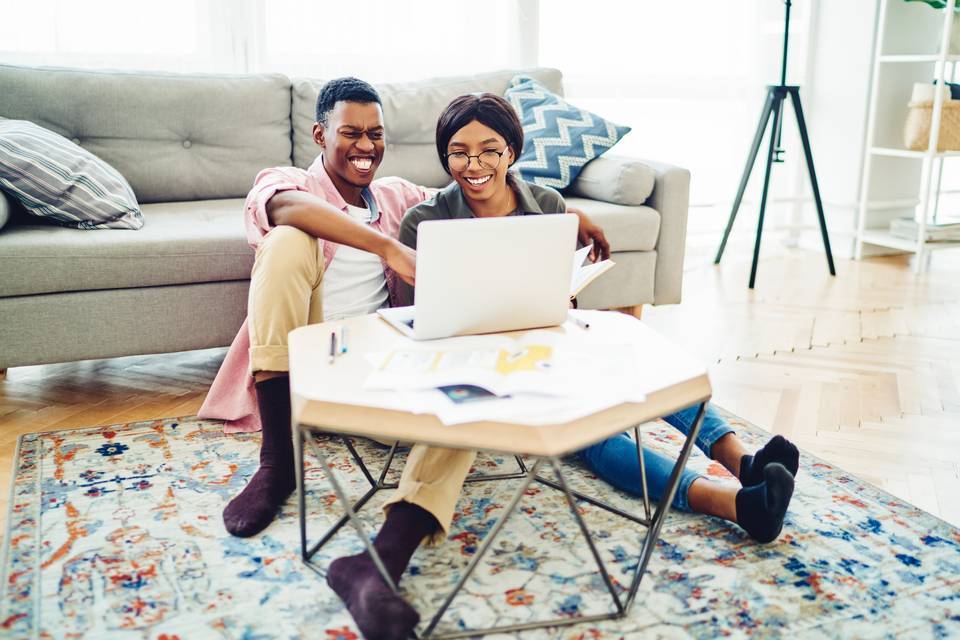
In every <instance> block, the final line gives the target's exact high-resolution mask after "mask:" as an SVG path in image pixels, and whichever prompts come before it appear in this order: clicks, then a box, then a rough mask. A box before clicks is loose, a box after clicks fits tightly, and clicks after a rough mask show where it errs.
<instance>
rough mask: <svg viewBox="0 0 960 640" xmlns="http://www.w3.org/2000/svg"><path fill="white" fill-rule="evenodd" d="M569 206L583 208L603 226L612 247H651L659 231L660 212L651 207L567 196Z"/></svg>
mask: <svg viewBox="0 0 960 640" xmlns="http://www.w3.org/2000/svg"><path fill="white" fill-rule="evenodd" d="M566 201H567V206H568V207H574V208H576V209H580V210H581V211H583V212H584V213H586V214H587V215H588V216H590V217H591V218H592V219H593V221H594V222H596V223H597V224H598V225H600V228H601V229H603V234H604V235H605V236H606V237H607V242H609V243H610V251H651V250H652V249H654V248H655V247H656V246H657V238H658V236H659V235H660V213H659V212H657V210H656V209H651V208H650V207H643V206H640V207H630V206H626V205H622V204H614V203H612V202H601V201H599V200H588V199H586V198H566Z"/></svg>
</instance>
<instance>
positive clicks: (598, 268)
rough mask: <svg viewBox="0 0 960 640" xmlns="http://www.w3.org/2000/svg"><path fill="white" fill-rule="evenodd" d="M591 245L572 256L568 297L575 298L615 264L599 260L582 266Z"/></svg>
mask: <svg viewBox="0 0 960 640" xmlns="http://www.w3.org/2000/svg"><path fill="white" fill-rule="evenodd" d="M592 248H593V245H592V244H588V245H587V246H585V247H583V248H582V249H578V250H577V252H576V253H574V254H573V272H572V275H571V276H570V297H571V298H575V297H576V296H577V295H579V294H580V292H581V291H583V289H584V288H585V287H586V286H587V285H588V284H590V283H591V282H593V281H594V280H596V279H597V278H599V277H600V276H602V275H603V274H605V273H606V272H607V271H609V270H610V269H611V268H613V266H614V265H615V264H616V263H615V262H614V261H613V260H610V259H607V260H601V261H600V262H588V263H587V264H584V261H585V260H586V259H587V255H588V254H589V253H590V249H592Z"/></svg>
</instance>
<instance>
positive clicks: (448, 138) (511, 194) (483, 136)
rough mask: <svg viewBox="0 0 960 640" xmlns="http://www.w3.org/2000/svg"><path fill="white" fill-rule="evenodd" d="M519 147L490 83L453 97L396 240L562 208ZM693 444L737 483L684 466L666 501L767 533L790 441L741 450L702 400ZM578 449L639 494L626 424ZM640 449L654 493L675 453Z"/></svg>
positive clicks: (771, 534) (510, 117)
mask: <svg viewBox="0 0 960 640" xmlns="http://www.w3.org/2000/svg"><path fill="white" fill-rule="evenodd" d="M522 149H523V129H522V127H521V125H520V121H519V119H518V118H517V115H516V113H515V112H514V110H513V108H512V107H511V106H510V103H508V102H507V101H506V100H504V99H503V98H501V97H500V96H497V95H494V94H490V93H484V94H480V95H473V94H472V95H464V96H460V97H459V98H456V99H454V100H453V101H452V102H451V103H450V105H449V106H448V107H447V108H446V110H445V111H444V112H443V113H442V114H441V116H440V119H439V121H438V122H437V153H438V154H439V156H440V161H441V163H442V164H443V167H444V169H445V170H446V171H447V173H448V174H450V176H451V177H452V178H453V182H452V183H451V184H450V185H449V186H447V187H446V188H444V189H442V190H441V191H439V192H438V193H437V194H436V196H435V197H434V198H433V199H431V200H428V201H426V202H423V203H421V204H419V205H417V206H415V207H413V208H412V209H410V210H409V211H407V214H406V215H405V216H404V219H403V222H402V223H401V226H400V242H402V243H403V244H405V245H407V246H408V247H411V248H416V245H417V225H419V224H420V223H421V222H423V221H424V220H447V219H454V218H473V217H476V218H490V217H498V216H507V215H535V214H541V213H562V212H565V211H566V210H567V209H566V204H565V202H564V200H563V197H562V196H561V195H560V194H559V193H557V192H556V191H554V190H553V189H551V188H549V187H542V186H539V185H536V184H532V183H528V182H525V181H523V180H522V179H521V178H520V177H519V176H517V175H515V174H513V173H512V172H511V171H510V170H509V169H510V165H512V164H513V163H514V162H515V161H516V159H517V157H518V155H519V153H520V151H521V150H522ZM402 296H403V297H404V298H405V299H406V300H407V301H409V302H412V300H413V289H412V287H409V286H406V287H405V291H404V292H403V293H402ZM696 413H697V407H691V408H689V409H685V410H683V411H680V412H677V413H675V414H673V415H670V416H666V417H665V418H664V419H665V420H666V421H667V422H668V423H670V424H671V425H673V426H674V427H676V428H677V429H679V430H680V431H682V432H683V433H689V431H690V429H691V428H692V426H693V422H694V420H695V418H696ZM696 444H697V446H698V447H699V448H700V450H701V451H703V452H704V453H705V454H706V455H708V456H709V457H710V458H712V459H714V460H717V461H718V462H720V463H721V464H722V465H723V466H724V467H726V468H727V470H728V471H730V472H731V473H732V474H733V475H734V476H736V477H737V478H738V479H739V480H740V483H741V488H739V489H737V488H734V487H730V486H728V485H725V484H721V483H717V482H713V481H711V480H709V479H708V478H706V477H704V476H702V475H700V474H698V473H695V472H693V471H690V470H684V472H683V475H682V477H681V480H680V486H679V488H678V489H677V493H676V495H675V497H674V499H673V507H674V508H676V509H678V510H681V511H692V512H694V513H704V514H708V515H713V516H718V517H721V518H724V519H726V520H729V521H731V522H735V523H737V524H739V525H740V526H741V527H742V528H743V529H744V530H746V532H747V533H748V534H750V536H752V537H753V538H754V539H756V540H757V541H758V542H770V541H772V540H774V539H776V537H777V536H778V535H779V534H780V530H781V529H782V527H783V518H784V516H785V514H786V511H787V506H788V505H789V503H790V498H791V497H792V495H793V486H794V480H793V478H794V475H796V473H797V469H798V458H799V453H798V451H797V448H796V447H795V446H794V445H793V444H791V443H790V442H789V441H788V440H786V439H785V438H783V437H782V436H775V437H774V438H772V439H771V440H770V441H769V442H768V443H767V444H766V445H765V446H764V447H763V448H762V449H760V450H759V451H758V452H756V453H755V454H753V455H750V454H748V453H747V450H746V448H745V447H744V445H743V442H742V441H741V440H740V439H739V438H738V437H737V435H736V433H734V431H733V429H732V428H731V427H730V425H729V424H727V422H726V421H725V420H724V419H723V418H722V417H721V416H720V415H719V414H718V413H716V412H715V411H714V410H713V409H712V408H711V407H709V406H708V408H707V411H706V415H705V416H704V421H703V425H702V426H701V429H700V432H699V434H698V436H697V441H696ZM577 455H578V457H579V458H580V459H581V460H582V461H583V462H585V463H586V464H587V466H588V467H589V468H590V469H592V470H593V471H594V473H596V474H597V475H598V476H600V477H601V478H603V479H604V480H606V481H607V482H609V483H610V484H612V485H613V486H615V487H617V488H618V489H621V490H623V491H627V492H629V493H633V494H636V495H641V491H642V490H641V487H640V480H639V477H640V476H639V462H638V460H637V454H636V446H635V445H634V443H633V441H632V440H631V439H630V438H629V437H628V436H627V435H626V434H620V435H618V436H615V437H612V438H609V439H607V440H605V441H603V442H600V443H598V444H595V445H593V446H591V447H588V448H586V449H584V450H582V451H580V452H578V454H577ZM643 455H644V464H645V467H646V470H647V478H648V489H649V491H650V495H651V497H653V498H654V499H659V498H660V497H661V496H662V495H663V494H664V492H665V488H666V484H667V481H668V479H669V475H670V471H671V470H672V468H673V465H674V461H673V460H672V459H670V458H668V457H667V456H664V455H663V454H660V453H657V452H655V451H651V450H649V449H645V450H644V452H643Z"/></svg>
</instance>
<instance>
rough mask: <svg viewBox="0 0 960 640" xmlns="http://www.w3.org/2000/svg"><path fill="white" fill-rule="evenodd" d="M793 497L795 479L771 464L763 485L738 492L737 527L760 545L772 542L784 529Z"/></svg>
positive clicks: (783, 469) (785, 469) (766, 470)
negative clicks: (784, 519) (784, 522)
mask: <svg viewBox="0 0 960 640" xmlns="http://www.w3.org/2000/svg"><path fill="white" fill-rule="evenodd" d="M791 497H793V475H792V474H791V473H790V472H789V471H788V470H787V468H786V467H784V466H783V465H782V464H780V463H777V462H771V463H770V464H768V465H767V466H765V467H764V468H763V482H761V483H760V484H758V485H756V486H753V487H744V488H743V489H741V490H740V491H738V492H737V524H739V525H740V526H741V527H743V528H744V529H745V530H746V532H747V533H749V534H750V536H751V537H752V538H753V539H755V540H756V541H757V542H772V541H773V540H776V539H777V536H778V535H780V530H781V529H783V518H784V516H785V515H786V514H787V507H788V506H789V505H790V498H791Z"/></svg>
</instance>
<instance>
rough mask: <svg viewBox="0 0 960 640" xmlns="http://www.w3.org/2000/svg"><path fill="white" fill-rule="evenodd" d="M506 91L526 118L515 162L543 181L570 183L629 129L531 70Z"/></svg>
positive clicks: (562, 185) (525, 173)
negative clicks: (577, 101) (564, 95)
mask: <svg viewBox="0 0 960 640" xmlns="http://www.w3.org/2000/svg"><path fill="white" fill-rule="evenodd" d="M504 97H506V99H507V100H509V101H510V104H511V105H513V108H514V109H515V110H516V112H517V115H519V116H520V122H521V123H522V124H523V134H524V142H523V152H522V153H521V154H520V157H519V158H518V159H517V163H516V164H515V165H514V168H515V169H516V170H517V171H519V172H520V175H522V176H523V179H524V180H529V181H530V182H534V183H536V184H539V185H541V186H544V187H553V188H554V189H566V188H567V187H568V186H570V183H571V182H573V181H574V180H576V179H577V175H578V174H579V173H580V171H581V169H582V168H583V165H585V164H587V163H588V162H590V161H591V160H593V159H594V158H597V157H599V156H600V154H602V153H603V152H604V151H606V150H607V149H609V148H610V147H612V146H613V145H615V144H617V142H619V141H620V138H622V137H623V136H625V135H627V134H628V133H630V127H625V126H620V125H617V124H614V123H612V122H610V121H609V120H604V119H603V118H601V117H600V116H598V115H597V114H595V113H591V112H589V111H587V110H586V109H580V108H579V107H575V106H573V105H572V104H570V103H568V102H566V101H565V100H564V99H563V98H562V97H561V96H560V95H558V94H556V93H554V92H553V91H551V90H550V89H549V88H547V87H545V86H543V84H541V83H539V82H537V81H536V79H534V78H532V77H530V76H527V75H518V76H516V77H515V78H513V79H512V80H511V81H510V87H509V88H508V89H507V90H506V92H505V95H504Z"/></svg>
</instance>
